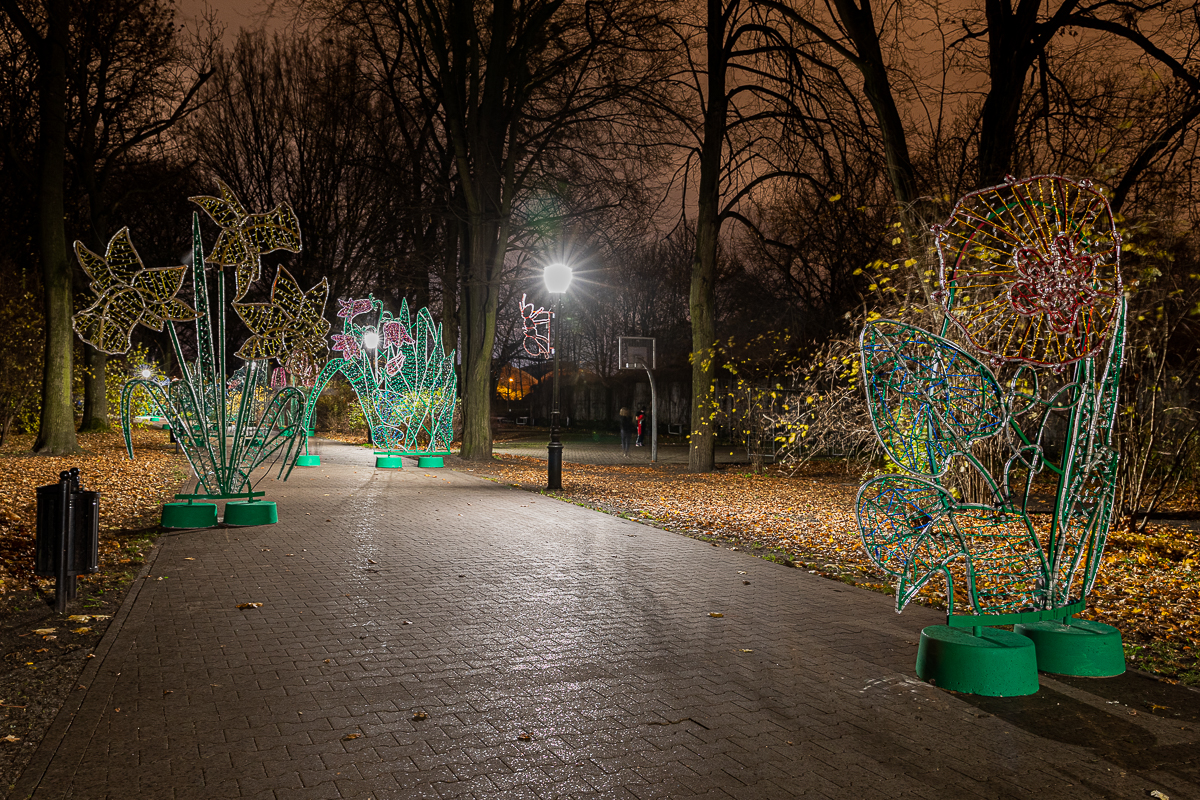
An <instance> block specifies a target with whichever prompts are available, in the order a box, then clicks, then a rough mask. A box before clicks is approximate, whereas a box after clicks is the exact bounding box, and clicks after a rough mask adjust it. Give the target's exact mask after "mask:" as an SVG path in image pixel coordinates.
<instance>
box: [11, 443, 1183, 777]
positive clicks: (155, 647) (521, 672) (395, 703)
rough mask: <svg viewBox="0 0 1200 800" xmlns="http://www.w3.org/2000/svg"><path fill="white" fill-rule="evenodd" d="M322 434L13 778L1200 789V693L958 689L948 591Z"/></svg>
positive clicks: (183, 538) (1125, 686) (213, 544)
mask: <svg viewBox="0 0 1200 800" xmlns="http://www.w3.org/2000/svg"><path fill="white" fill-rule="evenodd" d="M316 450H317V452H318V453H319V454H320V455H321V457H322V460H323V462H324V463H323V466H321V467H317V468H310V469H300V468H298V469H297V470H296V472H295V473H294V474H293V477H292V479H291V480H290V481H289V482H287V483H273V482H271V481H270V480H269V479H268V480H266V481H264V482H263V483H262V484H260V488H266V489H267V490H268V492H269V494H268V499H273V500H276V501H278V503H279V518H280V522H279V524H278V525H274V526H266V527H259V528H221V529H212V530H201V531H188V532H181V533H175V534H171V535H167V536H163V537H162V538H160V540H159V542H160V544H159V546H158V547H156V548H155V550H154V551H153V554H152V557H151V560H150V562H149V563H148V565H147V568H146V570H145V571H144V572H143V576H142V577H141V578H140V579H139V581H138V584H137V585H136V586H135V587H134V589H133V590H132V591H131V592H130V594H129V596H128V598H127V600H126V602H125V604H124V605H123V606H122V609H121V611H120V613H119V614H118V615H117V617H116V618H115V619H114V621H113V625H112V627H111V628H110V629H109V631H108V633H107V634H106V636H105V638H104V639H103V640H102V642H101V645H100V647H99V648H98V649H97V651H96V657H95V658H94V659H92V661H91V662H90V663H89V666H88V667H87V669H86V671H85V673H84V675H83V676H82V677H81V679H80V683H79V687H78V688H77V689H76V691H75V692H74V693H73V694H72V695H71V696H70V698H69V700H68V703H67V706H66V707H65V708H64V710H63V712H62V713H61V714H60V716H59V718H58V719H57V720H56V722H55V724H54V726H53V727H52V728H51V731H50V733H49V734H48V735H47V737H46V739H45V740H44V741H43V742H42V744H41V746H40V747H39V749H38V751H37V752H36V754H35V756H34V758H33V761H32V762H31V764H30V767H29V768H28V769H27V770H26V772H25V773H24V774H23V776H22V777H21V779H20V781H19V782H18V784H17V787H16V788H15V790H14V792H13V793H12V794H10V797H19V798H26V797H34V798H39V800H40V799H42V798H68V797H69V798H73V800H85V799H88V798H123V799H124V798H243V797H253V798H278V799H279V800H284V799H285V798H286V799H288V800H291V799H292V798H360V799H365V798H373V799H374V800H384V799H385V798H451V797H460V798H497V800H499V799H500V798H506V799H507V798H551V797H563V798H567V797H570V798H576V797H578V798H593V797H594V798H627V799H628V798H693V797H707V798H789V797H824V798H831V799H833V798H895V797H924V798H935V797H936V798H945V797H949V798H980V797H982V798H1010V797H1018V798H1026V797H1027V798H1094V797H1103V798H1139V797H1147V796H1150V792H1152V791H1158V792H1160V793H1161V794H1162V795H1165V796H1167V797H1169V798H1171V799H1172V800H1180V798H1200V787H1198V784H1197V781H1198V778H1200V762H1198V759H1200V732H1198V731H1200V722H1198V720H1200V717H1198V716H1197V715H1196V714H1195V711H1194V710H1195V709H1196V708H1197V707H1200V706H1197V704H1196V698H1200V695H1197V694H1196V693H1194V692H1191V691H1190V690H1187V689H1182V688H1179V687H1171V686H1167V685H1165V684H1161V683H1158V682H1156V681H1152V680H1149V679H1147V678H1144V677H1140V676H1124V677H1122V678H1119V679H1111V680H1108V681H1084V680H1077V679H1062V680H1056V679H1052V678H1049V677H1043V679H1042V689H1041V691H1039V692H1038V694H1037V695H1034V696H1033V697H1030V698H1012V699H1007V700H997V699H989V698H974V697H969V696H963V695H955V694H951V693H948V692H945V691H942V690H939V689H936V688H934V687H932V686H930V685H928V684H925V683H922V682H920V681H918V680H917V679H916V678H915V676H914V674H913V662H914V658H915V655H916V642H917V638H918V637H919V635H920V630H921V628H922V627H923V626H925V625H929V624H935V623H937V622H939V621H941V619H942V618H941V616H940V615H939V614H937V613H935V612H933V611H931V610H929V609H925V608H920V607H911V608H909V609H907V610H906V611H905V613H904V614H903V615H897V614H895V612H894V611H893V610H892V599H891V598H890V597H888V596H885V595H882V594H876V593H872V592H869V591H866V590H861V589H856V588H853V587H850V586H847V585H844V584H840V583H837V582H834V581H830V580H826V579H823V578H820V577H818V576H816V575H811V574H808V573H807V572H804V571H801V570H796V569H789V568H787V567H784V566H781V565H777V564H773V563H770V562H766V561H762V560H759V559H756V558H754V557H752V556H749V555H747V554H745V553H742V552H736V551H732V550H729V549H725V548H722V547H714V546H712V545H710V544H708V543H705V542H701V541H697V540H693V539H688V538H685V537H682V536H679V535H676V534H673V533H667V532H664V531H661V530H658V529H656V528H651V527H646V526H643V525H640V524H638V523H635V522H632V521H628V520H624V519H620V518H617V517H613V516H607V515H604V514H600V513H597V512H594V511H591V510H588V509H585V508H581V507H579V506H575V505H572V504H569V503H566V502H561V501H558V500H554V499H552V498H548V497H546V496H542V495H537V494H531V493H528V492H524V491H521V490H518V489H514V488H511V487H507V486H504V485H501V484H499V483H495V482H492V481H488V480H483V479H481V478H478V477H476V476H474V475H472V474H471V473H470V472H469V471H468V470H469V465H462V466H460V467H459V469H460V470H461V471H451V470H449V469H445V470H421V469H417V468H416V467H415V463H414V462H413V461H412V460H406V468H405V469H404V470H401V471H384V470H375V469H374V467H373V457H372V455H371V452H370V451H369V450H366V449H364V448H361V447H353V446H348V445H341V444H339V443H335V442H330V441H321V442H318V443H317V445H316ZM247 603H261V604H262V605H261V606H260V607H250V608H244V609H239V608H238V605H240V604H247Z"/></svg>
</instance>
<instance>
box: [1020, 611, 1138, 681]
mask: <svg viewBox="0 0 1200 800" xmlns="http://www.w3.org/2000/svg"><path fill="white" fill-rule="evenodd" d="M1013 631H1014V632H1015V633H1019V634H1021V635H1023V636H1027V637H1029V639H1030V640H1031V641H1032V642H1033V645H1034V647H1035V648H1036V649H1037V665H1038V669H1040V670H1041V671H1042V672H1050V673H1053V674H1055V675H1078V676H1080V677H1084V678H1111V677H1113V676H1114V675H1120V674H1121V673H1123V672H1124V671H1125V649H1124V648H1123V647H1122V646H1121V632H1120V631H1119V630H1117V629H1116V628H1114V627H1113V626H1111V625H1105V624H1104V623H1103V622H1092V621H1091V620H1086V619H1074V618H1072V619H1071V621H1070V623H1069V624H1067V625H1063V624H1062V623H1061V622H1059V621H1057V620H1046V621H1045V622H1031V623H1028V624H1026V625H1016V626H1014V627H1013Z"/></svg>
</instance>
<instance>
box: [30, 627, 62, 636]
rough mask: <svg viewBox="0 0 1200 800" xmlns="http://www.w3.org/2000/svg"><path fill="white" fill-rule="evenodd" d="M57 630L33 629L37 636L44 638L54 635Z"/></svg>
mask: <svg viewBox="0 0 1200 800" xmlns="http://www.w3.org/2000/svg"><path fill="white" fill-rule="evenodd" d="M56 630H58V628H35V629H34V631H33V632H34V633H36V634H37V635H38V636H45V635H46V634H48V633H54V632H55V631H56Z"/></svg>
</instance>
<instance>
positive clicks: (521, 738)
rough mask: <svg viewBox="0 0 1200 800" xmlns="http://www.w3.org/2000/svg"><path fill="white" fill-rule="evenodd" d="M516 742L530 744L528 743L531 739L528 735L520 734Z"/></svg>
mask: <svg viewBox="0 0 1200 800" xmlns="http://www.w3.org/2000/svg"><path fill="white" fill-rule="evenodd" d="M517 741H521V742H530V741H533V737H532V736H530V735H529V734H528V733H522V734H521V735H520V736H518V737H517Z"/></svg>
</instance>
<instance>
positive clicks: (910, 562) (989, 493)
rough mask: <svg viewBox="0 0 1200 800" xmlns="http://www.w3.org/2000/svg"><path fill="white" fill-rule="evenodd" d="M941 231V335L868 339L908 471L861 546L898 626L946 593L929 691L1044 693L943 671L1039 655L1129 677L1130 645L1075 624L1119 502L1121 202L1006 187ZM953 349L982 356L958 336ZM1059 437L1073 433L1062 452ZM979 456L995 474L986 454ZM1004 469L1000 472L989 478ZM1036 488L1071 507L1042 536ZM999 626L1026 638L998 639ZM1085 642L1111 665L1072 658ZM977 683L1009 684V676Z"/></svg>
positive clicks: (1049, 182) (866, 333)
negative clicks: (892, 586)
mask: <svg viewBox="0 0 1200 800" xmlns="http://www.w3.org/2000/svg"><path fill="white" fill-rule="evenodd" d="M935 233H936V234H937V236H938V249H939V255H940V256H941V263H942V271H941V287H940V290H939V292H940V296H941V297H942V300H943V304H944V306H943V307H944V310H945V312H946V320H945V324H944V326H943V330H942V333H941V335H935V334H933V333H930V332H928V331H925V330H922V329H920V328H917V327H914V326H911V325H906V324H903V323H900V322H894V321H891V320H877V321H875V322H872V323H869V324H868V325H867V326H866V328H865V329H864V330H863V332H862V336H861V340H860V345H861V354H862V366H863V372H864V376H865V381H864V384H865V388H866V393H867V402H868V406H869V409H870V413H871V419H872V421H873V423H874V425H875V430H876V433H877V434H878V436H879V440H880V442H881V443H882V444H883V447H884V450H885V452H886V453H887V455H888V456H889V457H890V458H891V460H892V461H893V462H894V463H895V464H896V466H897V467H898V468H899V469H900V471H902V472H903V473H905V474H903V475H883V476H880V477H877V478H874V479H872V480H870V481H868V482H867V483H865V484H864V485H863V487H862V488H861V489H860V491H859V495H858V503H857V509H858V521H859V527H860V529H861V532H862V538H863V544H864V546H865V548H866V550H867V553H868V554H869V555H870V557H871V559H872V560H873V561H874V562H875V563H876V564H877V565H878V566H879V568H880V569H882V570H883V571H884V572H885V573H886V574H888V575H890V576H891V577H893V578H894V579H895V580H896V588H897V591H896V608H897V611H899V610H901V609H903V608H904V606H905V605H906V604H908V603H909V602H910V601H911V600H912V599H913V598H914V597H916V596H917V594H918V593H919V592H920V590H921V589H922V587H924V586H925V585H926V584H927V583H928V582H929V581H931V580H933V579H935V578H939V577H941V578H943V579H944V580H945V582H946V587H947V599H948V604H949V615H948V623H949V625H948V626H944V627H943V626H933V627H931V628H926V630H925V632H924V635H923V637H922V642H921V652H920V654H919V655H918V672H919V673H921V674H922V676H923V677H932V676H934V675H936V676H937V677H938V678H939V681H938V682H939V685H943V686H947V688H956V689H958V690H960V691H969V692H976V693H980V694H1027V693H1031V692H1032V691H1036V689H1037V676H1036V670H1035V669H1034V671H1033V672H1032V673H1031V672H1029V670H1024V671H1022V669H1017V668H1015V667H1013V668H1012V669H1007V668H1006V669H1007V672H1004V671H1002V673H1003V674H1009V673H1011V675H1015V676H1018V677H1013V678H1012V679H1011V680H1010V681H1008V682H1006V681H1005V680H1004V679H996V680H991V682H989V679H985V678H983V677H980V676H978V675H977V676H975V677H968V678H962V677H961V674H960V673H962V670H959V671H958V672H957V673H956V672H955V671H954V669H950V668H948V667H946V665H947V664H952V665H953V664H955V663H957V662H956V661H955V660H956V659H958V660H960V661H962V662H963V663H968V662H969V663H971V664H975V663H976V662H975V661H973V660H972V659H976V658H980V657H981V656H979V652H983V651H988V649H989V648H991V650H995V651H996V652H1010V651H1011V652H1015V653H1019V652H1020V651H1022V650H1023V649H1026V648H1032V647H1033V642H1037V648H1036V649H1037V667H1038V668H1041V669H1044V670H1046V671H1052V672H1065V673H1070V674H1089V675H1095V674H1116V673H1119V672H1121V671H1123V669H1124V658H1123V655H1122V653H1121V649H1120V634H1119V632H1117V631H1116V629H1114V628H1109V627H1108V626H1104V625H1100V624H1099V623H1089V622H1084V621H1080V620H1078V619H1073V615H1074V614H1075V613H1076V612H1078V611H1080V610H1082V609H1083V608H1084V606H1085V603H1086V596H1087V594H1088V592H1089V591H1090V590H1091V588H1092V584H1093V582H1094V581H1095V578H1096V573H1097V571H1098V570H1099V568H1100V565H1101V561H1102V554H1103V550H1104V543H1105V540H1106V537H1107V535H1108V530H1109V525H1110V522H1111V510H1112V504H1113V497H1114V491H1115V486H1116V463H1117V454H1116V450H1115V448H1114V447H1113V446H1112V430H1113V424H1114V420H1115V417H1116V409H1117V384H1118V381H1119V378H1120V371H1121V361H1122V353H1123V348H1124V331H1125V318H1124V316H1125V300H1124V298H1123V297H1122V295H1121V279H1120V272H1119V263H1120V239H1119V237H1118V236H1117V233H1116V230H1115V228H1114V227H1113V221H1112V214H1111V212H1110V210H1109V208H1108V204H1107V202H1105V200H1104V197H1103V196H1102V195H1100V194H1099V193H1098V192H1097V191H1095V189H1093V188H1092V185H1091V184H1090V183H1088V182H1075V181H1071V180H1069V179H1066V178H1061V177H1057V176H1043V177H1037V178H1032V179H1029V180H1025V181H1020V182H1017V181H1010V182H1009V183H1007V184H1005V185H1003V186H999V187H995V188H993V189H987V190H984V191H981V192H976V193H974V194H971V195H967V196H966V197H965V198H963V199H962V201H960V202H959V204H958V205H957V206H956V207H955V209H954V213H953V215H952V217H951V219H950V221H949V222H948V223H947V224H946V225H945V226H940V227H938V228H935ZM954 333H958V334H961V336H962V337H963V338H964V339H965V343H966V347H967V348H969V349H972V350H974V351H976V352H977V353H978V354H979V356H980V357H976V356H975V355H972V354H971V353H969V352H968V350H967V349H964V347H962V346H960V345H959V344H958V343H956V342H954V341H952V340H951V339H950V338H947V337H948V336H950V335H951V334H954ZM985 359H986V362H985ZM1068 366H1070V368H1071V372H1070V373H1069V374H1064V370H1065V369H1066V368H1067V367H1068ZM1039 367H1041V368H1043V369H1038V368H1039ZM993 369H996V370H998V371H999V372H993ZM997 375H1001V376H1003V377H1004V380H1003V381H1002V380H1000V379H999V378H998V377H997ZM1052 430H1060V431H1061V430H1065V431H1066V436H1065V441H1064V442H1062V443H1061V446H1060V444H1059V443H1058V442H1057V441H1052V439H1053V438H1054V437H1052V435H1051V431H1052ZM983 440H991V441H990V442H988V449H989V450H990V451H991V453H992V458H991V459H985V458H984V457H983V456H982V455H981V449H980V448H979V447H977V446H976V443H978V442H982V441H983ZM1060 450H1061V452H1060ZM996 452H1000V453H1001V454H1002V455H1001V457H1000V459H999V462H998V463H999V468H998V469H996V468H995V467H993V469H988V467H987V466H985V464H988V463H990V464H996V463H997V462H996V461H995V453H996ZM1039 475H1049V476H1052V477H1053V478H1055V479H1056V480H1057V483H1058V491H1057V493H1056V499H1055V504H1054V508H1053V514H1052V515H1051V517H1050V519H1049V521H1048V522H1047V523H1041V522H1038V523H1036V524H1035V519H1034V518H1033V517H1031V516H1030V514H1029V507H1030V497H1031V495H1032V492H1033V487H1034V484H1035V481H1037V480H1038V479H1039ZM969 476H974V480H973V481H971V480H964V478H967V477H969ZM971 486H973V487H974V490H973V496H969V497H968V496H965V495H966V490H965V488H964V487H971ZM980 487H982V490H981V488H980ZM956 581H957V583H958V585H959V587H960V594H959V595H958V596H956V595H955V591H954V587H955V583H956ZM963 590H965V597H964V596H962V593H961V592H962V591H963ZM1003 624H1015V625H1016V626H1017V627H1016V630H1017V634H1024V636H1022V635H1016V634H1012V633H1009V632H1008V631H1003V630H1000V631H997V630H996V629H994V628H992V627H988V626H995V625H1003ZM965 630H971V631H972V633H971V634H964V633H962V632H963V631H965ZM947 631H949V633H947ZM1014 635H1015V636H1016V639H1015V640H1012V639H1006V638H1005V637H1013V636H1014ZM956 636H958V637H960V639H961V637H962V636H971V637H972V639H971V640H970V641H965V640H963V641H959V640H956V639H955V637H956ZM1072 636H1074V639H1072V638H1071V637H1072ZM980 637H982V639H981V638H980ZM1085 641H1086V642H1088V643H1089V645H1088V646H1091V647H1094V648H1097V647H1098V648H1100V650H1102V651H1103V652H1102V654H1101V656H1097V657H1093V655H1094V654H1093V655H1086V656H1085V655H1080V654H1079V653H1078V652H1076V651H1077V650H1078V647H1079V646H1081V643H1083V642H1085ZM981 642H983V644H984V645H986V646H985V647H983V648H982V650H981ZM1047 642H1048V643H1049V644H1047ZM1114 642H1115V649H1114V644H1113V643H1114ZM1097 643H1100V644H1097ZM960 645H961V647H960ZM1101 645H1103V646H1101ZM956 648H957V649H956ZM972 648H974V649H973V650H972ZM1072 648H1075V649H1074V650H1073V649H1072ZM1032 652H1033V651H1032V650H1030V651H1029V654H1028V658H1030V659H1032V658H1033V655H1032ZM1097 652H1100V651H1099V650H1098V651H1097ZM966 653H969V654H970V655H964V654H966ZM1006 657H1007V656H1006ZM997 658H999V656H997ZM1021 658H1025V656H1021ZM1031 663H1032V662H1031ZM1030 669H1033V668H1032V667H1030ZM947 670H949V671H948V672H947ZM1097 670H1098V671H1097ZM967 671H968V672H970V671H971V670H967ZM976 671H977V672H979V673H981V674H1002V673H997V672H996V670H995V668H994V665H993V666H992V667H988V666H986V665H984V666H980V667H979V669H978V670H976ZM947 681H949V684H955V682H956V681H957V684H956V685H949V684H948V683H947Z"/></svg>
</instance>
